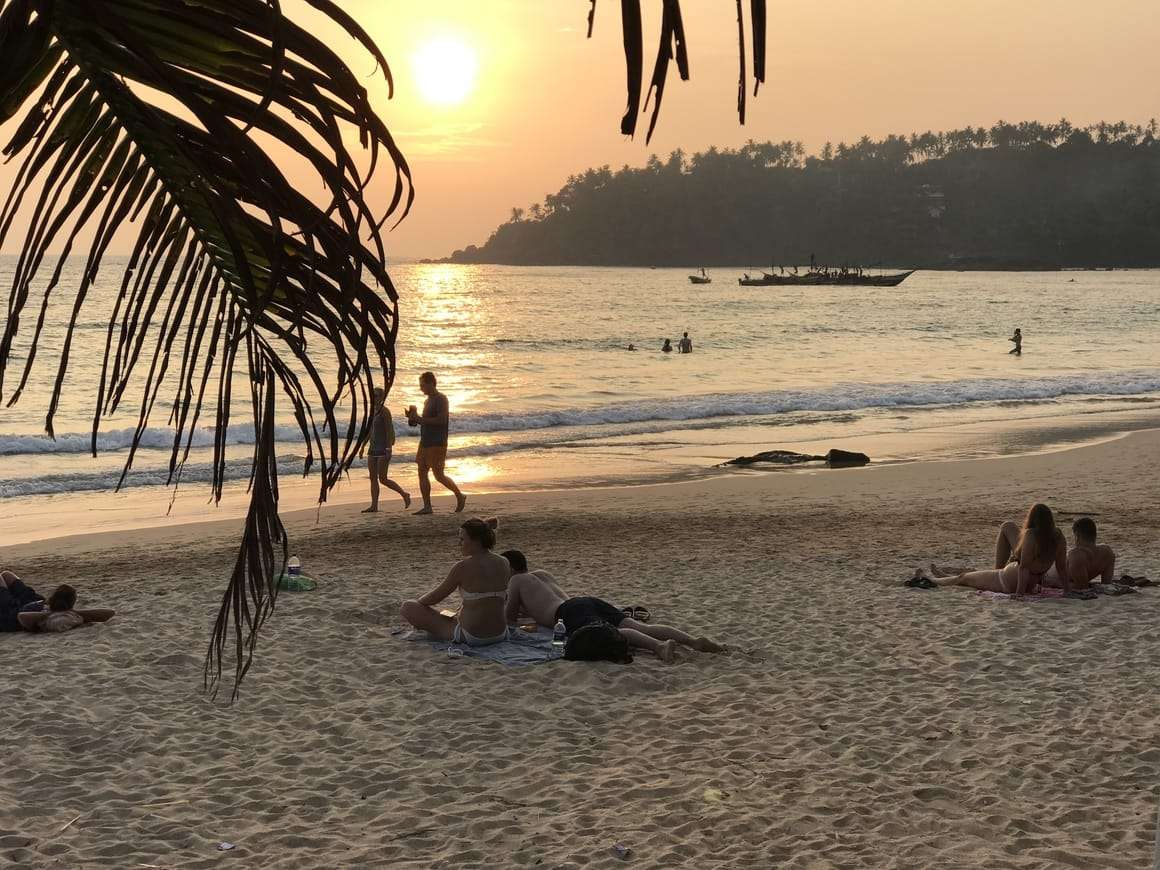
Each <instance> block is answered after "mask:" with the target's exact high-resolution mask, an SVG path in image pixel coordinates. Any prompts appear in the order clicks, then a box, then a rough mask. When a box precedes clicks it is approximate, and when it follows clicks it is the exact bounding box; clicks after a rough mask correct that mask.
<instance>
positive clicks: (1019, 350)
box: [1007, 326, 1023, 356]
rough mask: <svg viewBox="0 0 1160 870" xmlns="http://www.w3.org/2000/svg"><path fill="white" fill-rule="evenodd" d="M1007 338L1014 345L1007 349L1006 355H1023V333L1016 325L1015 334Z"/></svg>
mask: <svg viewBox="0 0 1160 870" xmlns="http://www.w3.org/2000/svg"><path fill="white" fill-rule="evenodd" d="M1007 340H1008V341H1013V342H1015V346H1014V347H1013V348H1011V349H1010V350H1009V351H1007V353H1008V355H1010V354H1015V356H1023V333H1022V332H1020V331H1019V327H1018V326H1016V327H1015V334H1014V335H1013V336H1011V337H1010V338H1009V339H1007Z"/></svg>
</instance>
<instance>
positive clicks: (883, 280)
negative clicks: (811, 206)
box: [737, 254, 915, 287]
mask: <svg viewBox="0 0 1160 870" xmlns="http://www.w3.org/2000/svg"><path fill="white" fill-rule="evenodd" d="M914 272H915V270H914V269H910V270H909V271H906V272H895V273H894V274H893V275H867V274H866V273H865V272H863V271H862V269H861V268H855V269H851V268H849V267H848V266H843V267H842V268H841V269H831V268H829V267H827V266H821V267H819V266H818V261H817V259H815V257H814V255H813V254H810V269H809V271H808V272H806V273H805V274H804V275H799V274H798V270H797V266H794V267H793V271H792V272H787V271H786V270H785V269H784V268H781V267H778V271H777V274H776V275H775V274H774V273H773V272H762V273H761V277H760V278H751V277H750V276H749V273H748V272H747V273H746V274H745V277H743V278H738V279H737V283H738V284H740V285H741V286H742V287H834V286H837V287H897V286H898V285H899V284H901V283H902V282H903V281H905V280H906V279H907V278H909V277H910V276H911V275H913V274H914Z"/></svg>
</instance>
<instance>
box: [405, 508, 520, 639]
mask: <svg viewBox="0 0 1160 870" xmlns="http://www.w3.org/2000/svg"><path fill="white" fill-rule="evenodd" d="M495 526H496V521H495V520H494V519H491V520H487V521H486V522H485V521H484V520H481V519H477V518H473V519H470V520H468V521H467V522H465V523H464V524H463V525H462V526H460V527H459V551H460V552H461V553H462V554H463V558H462V559H461V560H460V561H458V562H456V563H455V566H454V567H453V568H452V569H451V572H450V573H449V574H448V575H447V579H446V580H444V581H443V582H442V583H440V584H439V585H438V586H436V587H435V588H434V589H432V590H431V591H430V592H428V593H427V594H426V595H424V596H423V597H422V598H420V599H418V600H417V601H404V602H403V607H402V610H401V612H402V616H403V619H405V620H406V621H407V622H409V623H410V624H411V625H413V626H415V628H418V629H422V630H423V631H426V632H427V633H428V634H430V635H431V636H432V637H434V638H436V639H438V640H449V641H451V642H452V643H466V644H469V645H470V646H488V645H489V644H493V643H499V642H500V641H504V640H507V637H508V628H507V620H506V619H505V618H504V605H505V604H506V603H507V585H508V578H510V577H511V566H510V565H509V564H508V561H507V559H505V558H503V557H502V556H497V555H496V554H495V553H493V552H491V548H492V547H494V546H495ZM456 590H458V591H459V597H460V598H462V599H463V605H462V606H461V607H460V608H459V612H458V613H457V614H455V616H453V617H452V616H444V615H443V614H441V613H440V612H439V611H438V610H436V609H435V607H434V605H436V604H438V603H439V602H441V601H443V600H444V599H445V598H447V596H449V595H450V594H451V593H452V592H455V591H456Z"/></svg>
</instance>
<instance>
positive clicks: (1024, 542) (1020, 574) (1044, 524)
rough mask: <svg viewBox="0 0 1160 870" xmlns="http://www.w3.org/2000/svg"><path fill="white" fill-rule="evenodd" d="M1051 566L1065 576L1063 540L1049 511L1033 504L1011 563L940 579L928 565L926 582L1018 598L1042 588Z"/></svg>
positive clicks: (1065, 541) (1013, 552)
mask: <svg viewBox="0 0 1160 870" xmlns="http://www.w3.org/2000/svg"><path fill="white" fill-rule="evenodd" d="M1053 564H1054V565H1055V567H1056V571H1057V572H1058V573H1059V576H1060V577H1066V576H1067V539H1066V538H1065V537H1064V536H1063V532H1061V531H1060V530H1059V529H1058V528H1056V525H1055V517H1054V516H1053V515H1052V513H1051V508H1049V507H1048V506H1047V505H1045V504H1035V505H1032V506H1031V510H1029V511H1028V512H1027V518H1026V519H1025V520H1024V521H1023V529H1022V531H1021V532H1020V534H1019V539H1018V541H1016V542H1015V546H1014V547H1013V548H1012V551H1011V561H1010V562H1008V563H1007V564H1006V565H1004V566H1003V567H1002V568H997V569H994V570H990V571H965V572H962V573H960V574H954V575H951V576H945V577H944V576H940V575H939V573H938V572H937V570H936V569H935V568H934V566H933V565H932V566H931V575H930V579H931V580H933V581H934V582H935V583H937V584H938V585H939V586H967V587H970V588H971V589H980V590H984V591H987V592H1005V593H1008V594H1014V595H1022V594H1024V593H1030V592H1035V591H1036V590H1037V589H1038V588H1039V587H1040V586H1042V585H1043V583H1044V579H1045V578H1046V576H1047V572H1048V571H1049V570H1050V569H1051V566H1052V565H1053ZM920 573H921V572H920Z"/></svg>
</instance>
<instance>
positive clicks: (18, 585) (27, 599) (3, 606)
mask: <svg viewBox="0 0 1160 870" xmlns="http://www.w3.org/2000/svg"><path fill="white" fill-rule="evenodd" d="M43 607H44V596H43V595H41V594H39V593H38V592H37V591H36V590H35V589H33V588H32V587H31V586H26V585H25V584H24V581H22V580H21V579H20V578H19V577H17V576H16V575H15V574H13V573H12V572H11V571H0V631H20V620H19V618H18V617H19V615H20V612H21V611H22V610H24V609H25V608H28V609H29V610H41V609H43Z"/></svg>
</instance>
